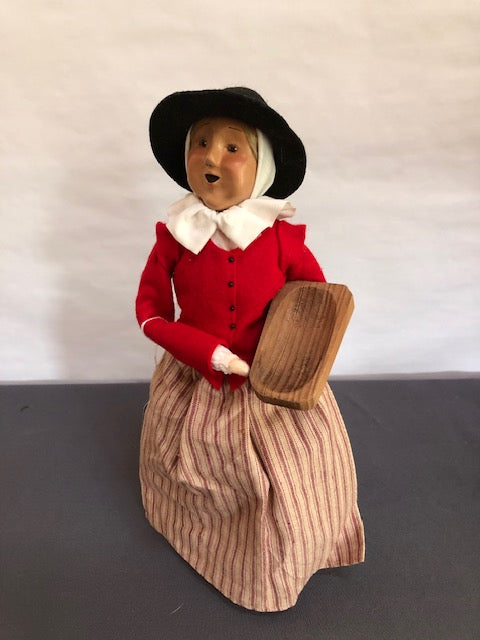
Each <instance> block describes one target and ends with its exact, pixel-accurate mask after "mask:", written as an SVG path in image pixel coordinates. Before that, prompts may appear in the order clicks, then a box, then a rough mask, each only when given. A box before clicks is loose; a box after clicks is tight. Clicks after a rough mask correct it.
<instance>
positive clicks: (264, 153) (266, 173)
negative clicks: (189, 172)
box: [185, 125, 275, 198]
mask: <svg viewBox="0 0 480 640" xmlns="http://www.w3.org/2000/svg"><path fill="white" fill-rule="evenodd" d="M192 126H193V125H192ZM191 130H192V127H190V129H189V130H188V133H187V137H186V138H185V167H186V166H187V159H188V152H189V150H190V132H191ZM256 132H257V173H256V175H255V184H254V185H253V190H252V194H251V196H250V198H259V197H260V196H263V194H264V193H265V192H266V191H268V190H269V188H270V187H271V186H272V184H273V181H274V180H275V160H274V157H273V151H272V146H271V144H270V142H269V140H268V138H267V137H266V136H265V135H264V134H263V133H262V132H261V131H260V129H256Z"/></svg>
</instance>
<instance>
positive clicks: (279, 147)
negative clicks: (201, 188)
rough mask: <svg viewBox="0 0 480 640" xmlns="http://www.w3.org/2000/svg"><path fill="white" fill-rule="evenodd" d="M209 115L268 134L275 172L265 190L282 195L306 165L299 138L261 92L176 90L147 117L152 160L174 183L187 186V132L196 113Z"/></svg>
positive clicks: (298, 182) (295, 183)
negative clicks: (155, 160)
mask: <svg viewBox="0 0 480 640" xmlns="http://www.w3.org/2000/svg"><path fill="white" fill-rule="evenodd" d="M215 116H222V117H228V118H234V119H235V120H240V121H242V122H246V123H247V124H249V125H250V126H252V127H256V128H258V129H260V130H261V131H262V133H264V134H265V135H266V136H267V138H268V139H269V141H270V144H271V145H272V149H273V155H274V158H275V168H276V174H275V180H274V181H273V184H272V186H271V187H270V188H269V189H268V191H267V192H266V194H265V195H267V196H272V197H273V198H286V197H287V196H289V195H290V194H291V193H293V192H294V191H295V190H296V189H298V187H299V186H300V185H301V184H302V182H303V178H304V176H305V168H306V156H305V148H304V146H303V143H302V141H301V140H300V138H299V137H298V136H297V135H296V133H295V132H294V131H292V129H290V127H289V126H288V124H287V123H286V121H285V120H284V119H283V118H282V116H281V115H280V114H278V113H277V112H276V111H274V110H273V109H272V108H271V107H269V106H268V104H267V103H266V102H265V100H264V99H263V98H262V96H261V95H259V94H258V93H257V92H256V91H253V89H247V88H246V87H228V88H227V89H206V90H204V91H179V92H177V93H172V94H171V95H169V96H167V97H166V98H164V99H163V100H162V101H161V102H160V103H159V104H158V105H157V106H156V107H155V109H154V111H153V113H152V116H151V118H150V143H151V145H152V149H153V153H154V155H155V157H156V159H157V160H158V162H159V163H160V164H161V165H162V167H163V168H164V169H165V171H166V172H167V173H168V175H169V176H170V177H171V178H173V179H174V180H175V182H177V183H178V184H179V185H180V186H181V187H184V188H185V189H187V190H188V191H191V189H190V187H189V185H188V182H187V174H186V171H185V139H186V136H187V132H188V130H189V128H190V127H191V126H192V124H194V123H195V122H197V121H198V120H200V119H201V118H205V117H215Z"/></svg>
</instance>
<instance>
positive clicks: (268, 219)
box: [167, 194, 295, 254]
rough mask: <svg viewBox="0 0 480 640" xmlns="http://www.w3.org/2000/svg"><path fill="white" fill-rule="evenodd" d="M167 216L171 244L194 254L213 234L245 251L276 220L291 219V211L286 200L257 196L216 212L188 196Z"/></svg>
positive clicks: (292, 212) (176, 203) (194, 197)
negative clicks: (218, 233)
mask: <svg viewBox="0 0 480 640" xmlns="http://www.w3.org/2000/svg"><path fill="white" fill-rule="evenodd" d="M167 215H168V222H167V229H168V230H169V231H170V233H171V234H172V236H173V237H174V238H175V240H177V241H178V242H179V243H180V244H181V245H183V246H184V247H185V248H187V249H189V250H190V251H192V252H193V253H195V254H198V253H200V251H201V250H202V249H203V247H204V246H205V245H206V244H207V242H208V241H209V240H210V238H212V237H213V236H214V235H215V234H216V232H217V231H220V232H221V233H222V234H223V235H224V236H226V237H227V238H228V240H229V241H230V242H231V244H232V246H235V247H239V248H240V249H246V248H247V247H248V245H249V244H251V243H252V242H253V241H254V240H255V238H257V237H258V236H259V235H260V233H262V231H264V230H265V229H267V228H268V227H272V226H273V223H274V222H275V220H277V218H278V219H280V220H281V219H284V218H291V217H292V216H293V215H295V208H294V207H293V206H292V205H291V204H290V202H288V201H287V200H278V199H276V198H270V197H268V196H261V197H260V198H249V199H248V200H244V201H243V202H241V203H240V204H238V205H234V206H233V207H230V208H229V209H225V211H220V212H217V211H213V210H212V209H209V208H208V207H206V206H205V205H204V204H203V202H202V201H201V200H200V199H199V198H197V196H195V195H193V194H190V195H187V196H186V197H184V198H182V199H181V200H178V201H177V202H174V203H173V204H172V205H171V206H170V207H169V208H168V210H167Z"/></svg>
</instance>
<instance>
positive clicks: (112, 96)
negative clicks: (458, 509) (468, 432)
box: [0, 0, 480, 381]
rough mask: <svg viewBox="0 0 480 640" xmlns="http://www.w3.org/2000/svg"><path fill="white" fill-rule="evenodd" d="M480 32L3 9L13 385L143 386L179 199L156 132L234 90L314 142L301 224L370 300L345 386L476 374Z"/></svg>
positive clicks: (287, 13) (0, 52) (6, 283)
mask: <svg viewBox="0 0 480 640" xmlns="http://www.w3.org/2000/svg"><path fill="white" fill-rule="evenodd" d="M479 22H480V5H479V3H477V2H474V1H473V0H472V1H469V0H418V1H417V2H415V3H411V2H400V1H397V2H395V1H393V0H392V1H385V0H370V1H368V2H367V1H365V0H353V1H348V0H336V2H334V3H330V2H328V3H327V2H319V0H298V1H297V2H295V3H292V2H285V1H283V0H268V1H265V2H262V0H243V2H241V3H239V2H236V1H234V2H228V1H227V2H224V3H219V2H212V1H211V0H204V1H203V2H197V0H176V2H168V3H167V2H162V1H158V0H157V1H153V0H137V1H136V2H135V3H132V2H127V1H126V0H95V2H88V1H86V0H83V1H81V0H55V1H53V2H52V1H51V0H48V1H47V0H4V2H3V3H2V7H1V9H0V30H1V33H0V80H1V99H0V122H1V140H0V144H1V178H0V180H1V181H0V195H1V270H2V271H1V279H2V280H1V292H2V293H1V295H2V301H1V311H0V313H1V315H2V320H1V321H2V325H1V332H0V341H1V342H0V350H1V353H0V368H1V371H0V378H1V379H2V380H4V381H5V380H18V381H20V380H101V381H109V380H135V379H146V378H148V377H149V376H150V373H151V370H152V366H153V352H154V346H153V344H152V343H150V342H149V341H148V340H147V339H146V338H144V337H143V336H142V334H141V333H140V332H139V330H138V329H137V326H136V323H135V319H134V310H133V305H134V298H135V294H136V288H137V284H138V279H139V276H140V272H141V270H142V268H143V264H144V262H145V260H146V257H147V254H148V252H149V251H150V249H151V246H152V244H153V241H154V223H155V221H156V220H157V219H164V212H165V209H166V207H167V205H168V204H169V203H170V202H172V201H173V200H174V199H176V198H178V197H180V196H181V195H182V191H181V189H180V188H179V187H177V186H176V185H175V184H174V183H173V182H172V181H171V180H170V179H169V178H167V177H166V176H165V175H164V174H163V172H162V170H161V169H160V167H159V166H158V165H157V164H156V162H155V159H154V158H153V155H152V154H151V151H150V148H149V142H148V136H147V127H148V119H149V116H150V113H151V111H152V109H153V108H154V106H155V105H156V104H157V102H158V101H159V100H160V99H162V98H163V97H164V96H165V95H167V94H168V93H170V92H172V91H177V90H185V89H203V88H216V87H225V86H232V85H246V86H250V87H252V88H254V89H256V90H257V91H259V92H260V93H261V94H262V95H263V96H264V97H265V98H266V100H267V101H268V102H269V103H270V104H271V105H272V106H273V107H274V108H276V109H277V110H278V111H279V112H280V113H281V114H282V115H283V116H284V117H285V118H286V119H287V120H288V121H289V123H290V124H291V126H292V127H293V128H294V129H295V130H296V131H297V133H298V134H299V135H300V137H301V138H302V139H303V141H304V143H305V146H306V148H307V154H308V160H309V165H308V172H307V176H306V179H305V182H304V184H303V185H302V187H301V188H300V189H299V191H297V193H295V194H294V195H293V197H292V198H291V200H292V202H293V203H294V204H295V205H296V206H297V209H298V214H297V221H298V222H299V223H307V225H308V244H309V246H310V247H311V249H312V250H313V252H314V253H315V254H316V256H317V258H318V259H319V261H320V263H321V264H322V266H323V268H324V270H325V272H326V275H327V278H328V279H329V280H330V281H332V282H342V283H346V284H348V286H349V287H350V288H351V290H352V292H353V293H354V295H355V300H356V311H355V314H354V317H353V319H352V323H351V325H350V328H349V330H348V332H347V336H346V338H345V341H344V343H343V345H342V348H341V351H340V354H339V357H338V359H337V361H336V364H335V367H334V371H333V373H335V374H337V375H338V374H348V375H357V374H376V373H417V372H427V371H446V370H448V371H452V370H456V371H478V370H480V335H479V324H480V322H479V320H480V318H479V315H480V314H479V308H480V304H479V295H478V282H479V277H480V269H479V255H480V252H479V246H478V244H479V243H478V240H479V212H480V179H479V177H480V176H479V159H480V158H479V156H480V117H479V107H480V56H479V53H480V45H479V38H478V34H479V29H478V27H479ZM294 221H295V219H294Z"/></svg>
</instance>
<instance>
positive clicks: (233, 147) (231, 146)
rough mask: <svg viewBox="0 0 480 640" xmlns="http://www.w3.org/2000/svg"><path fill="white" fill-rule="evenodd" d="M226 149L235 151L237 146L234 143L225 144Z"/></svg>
mask: <svg viewBox="0 0 480 640" xmlns="http://www.w3.org/2000/svg"><path fill="white" fill-rule="evenodd" d="M227 149H228V150H229V151H230V153H235V151H238V147H237V145H236V144H229V145H228V146H227Z"/></svg>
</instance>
